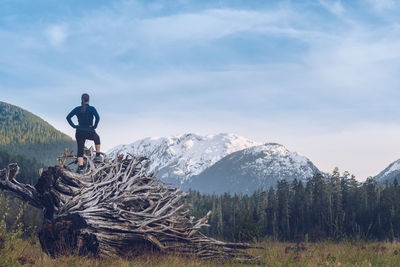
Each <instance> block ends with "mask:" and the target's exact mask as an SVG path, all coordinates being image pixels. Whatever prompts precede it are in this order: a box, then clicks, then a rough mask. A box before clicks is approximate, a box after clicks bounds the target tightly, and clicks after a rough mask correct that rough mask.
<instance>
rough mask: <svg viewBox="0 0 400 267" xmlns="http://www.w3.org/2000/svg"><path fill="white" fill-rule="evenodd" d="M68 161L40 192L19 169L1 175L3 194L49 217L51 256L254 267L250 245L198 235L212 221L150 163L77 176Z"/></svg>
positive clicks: (120, 161)
mask: <svg viewBox="0 0 400 267" xmlns="http://www.w3.org/2000/svg"><path fill="white" fill-rule="evenodd" d="M71 157H72V155H70V154H68V153H65V154H64V156H63V157H61V158H59V165H58V166H55V167H49V168H48V169H47V170H46V171H43V172H41V175H40V178H39V180H38V182H37V184H36V185H35V186H32V185H29V184H21V183H19V182H18V181H17V180H16V179H15V178H16V176H17V174H18V172H19V167H18V166H17V164H10V165H9V166H8V168H7V169H3V170H0V188H3V189H5V190H9V191H12V192H13V193H15V195H16V196H17V197H18V198H20V199H22V200H25V201H28V202H29V203H30V204H31V205H33V206H35V207H37V208H41V209H43V210H44V217H45V218H44V225H43V228H42V230H41V232H40V233H39V240H40V243H41V245H42V248H43V250H44V251H45V252H47V253H48V254H50V255H51V256H59V255H65V254H72V253H73V254H78V255H93V256H99V257H119V256H123V257H124V256H129V255H133V254H135V253H136V252H140V251H141V250H143V248H151V249H152V250H156V251H159V252H160V253H174V254H178V255H182V256H185V255H186V256H195V257H198V258H200V259H209V260H217V261H221V262H224V261H227V260H234V261H237V262H254V263H256V262H257V261H258V260H257V259H256V258H253V257H252V256H250V255H249V254H247V253H246V252H244V251H243V250H244V249H248V248H254V247H255V246H254V245H252V244H247V243H226V242H221V241H218V240H215V239H212V238H210V237H207V236H205V235H204V234H202V233H201V232H199V230H200V228H201V227H204V226H208V224H207V221H208V218H209V216H210V214H211V212H208V213H207V215H206V216H205V217H203V218H201V219H199V220H195V218H194V217H192V216H190V215H189V214H188V213H189V210H188V205H187V204H184V203H183V200H184V198H185V197H186V196H187V193H185V192H182V191H181V190H179V189H176V188H171V187H169V186H167V185H166V184H164V183H163V182H161V181H160V180H159V179H158V178H157V177H156V174H155V173H149V172H148V171H147V169H148V166H149V161H148V159H147V158H144V157H133V156H121V155H120V156H117V157H116V158H115V159H112V160H106V161H104V162H102V163H100V164H95V163H94V162H93V161H92V160H91V157H86V156H85V159H86V161H87V164H86V166H87V169H86V173H85V174H77V173H75V172H72V171H71V170H70V169H69V168H68V167H67V166H66V165H65V163H66V161H67V160H68V159H69V158H71Z"/></svg>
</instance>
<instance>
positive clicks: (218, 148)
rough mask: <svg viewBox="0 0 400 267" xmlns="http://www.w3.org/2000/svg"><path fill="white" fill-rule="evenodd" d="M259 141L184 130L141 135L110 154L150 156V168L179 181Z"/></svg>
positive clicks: (171, 181) (112, 150)
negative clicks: (158, 135) (174, 133)
mask: <svg viewBox="0 0 400 267" xmlns="http://www.w3.org/2000/svg"><path fill="white" fill-rule="evenodd" d="M259 144H260V143H257V142H254V141H251V140H248V139H246V138H243V137H240V136H237V135H234V134H217V135H207V136H201V135H196V134H184V135H180V136H173V137H161V138H145V139H141V140H138V141H136V142H134V143H132V144H130V145H120V146H117V147H115V148H113V149H111V150H110V151H109V152H108V153H107V154H108V155H109V156H110V157H115V155H116V154H126V153H130V154H132V155H135V156H147V157H148V158H149V159H150V161H151V165H150V171H153V170H156V169H158V177H160V178H161V179H162V180H164V181H166V182H170V183H173V184H176V185H179V184H183V183H184V182H186V181H188V180H190V179H191V177H192V176H194V175H198V174H200V173H201V172H202V171H204V170H205V169H207V168H208V167H210V166H212V165H213V164H214V163H216V162H217V161H219V160H220V159H222V158H223V157H225V156H226V155H229V154H231V153H233V152H236V151H239V150H243V149H246V148H249V147H252V146H257V145H259Z"/></svg>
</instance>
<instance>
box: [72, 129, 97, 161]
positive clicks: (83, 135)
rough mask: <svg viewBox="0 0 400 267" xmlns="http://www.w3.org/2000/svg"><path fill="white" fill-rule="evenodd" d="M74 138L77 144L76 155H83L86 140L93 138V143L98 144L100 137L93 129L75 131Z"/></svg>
mask: <svg viewBox="0 0 400 267" xmlns="http://www.w3.org/2000/svg"><path fill="white" fill-rule="evenodd" d="M75 139H76V143H77V144H78V157H83V148H84V146H85V141H86V140H93V141H94V144H95V145H100V137H99V135H98V134H97V133H96V132H95V131H76V133H75Z"/></svg>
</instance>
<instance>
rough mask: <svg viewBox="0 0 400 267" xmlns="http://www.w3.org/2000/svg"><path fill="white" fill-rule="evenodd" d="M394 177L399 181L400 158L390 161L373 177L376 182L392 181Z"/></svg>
mask: <svg viewBox="0 0 400 267" xmlns="http://www.w3.org/2000/svg"><path fill="white" fill-rule="evenodd" d="M395 178H397V180H398V182H400V159H398V160H396V161H395V162H392V163H391V164H390V165H389V166H388V167H386V169H384V170H383V171H381V172H380V173H379V174H378V175H377V176H375V177H374V179H375V180H376V181H377V182H378V183H384V182H385V181H388V182H393V181H394V179H395Z"/></svg>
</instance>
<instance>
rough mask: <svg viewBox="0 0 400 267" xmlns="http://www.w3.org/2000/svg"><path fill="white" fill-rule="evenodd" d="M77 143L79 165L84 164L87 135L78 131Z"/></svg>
mask: <svg viewBox="0 0 400 267" xmlns="http://www.w3.org/2000/svg"><path fill="white" fill-rule="evenodd" d="M75 139H76V143H77V146H78V155H77V156H78V166H83V148H84V146H85V141H86V139H85V137H84V136H83V135H82V134H81V133H80V132H78V131H77V132H76V134H75Z"/></svg>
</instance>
